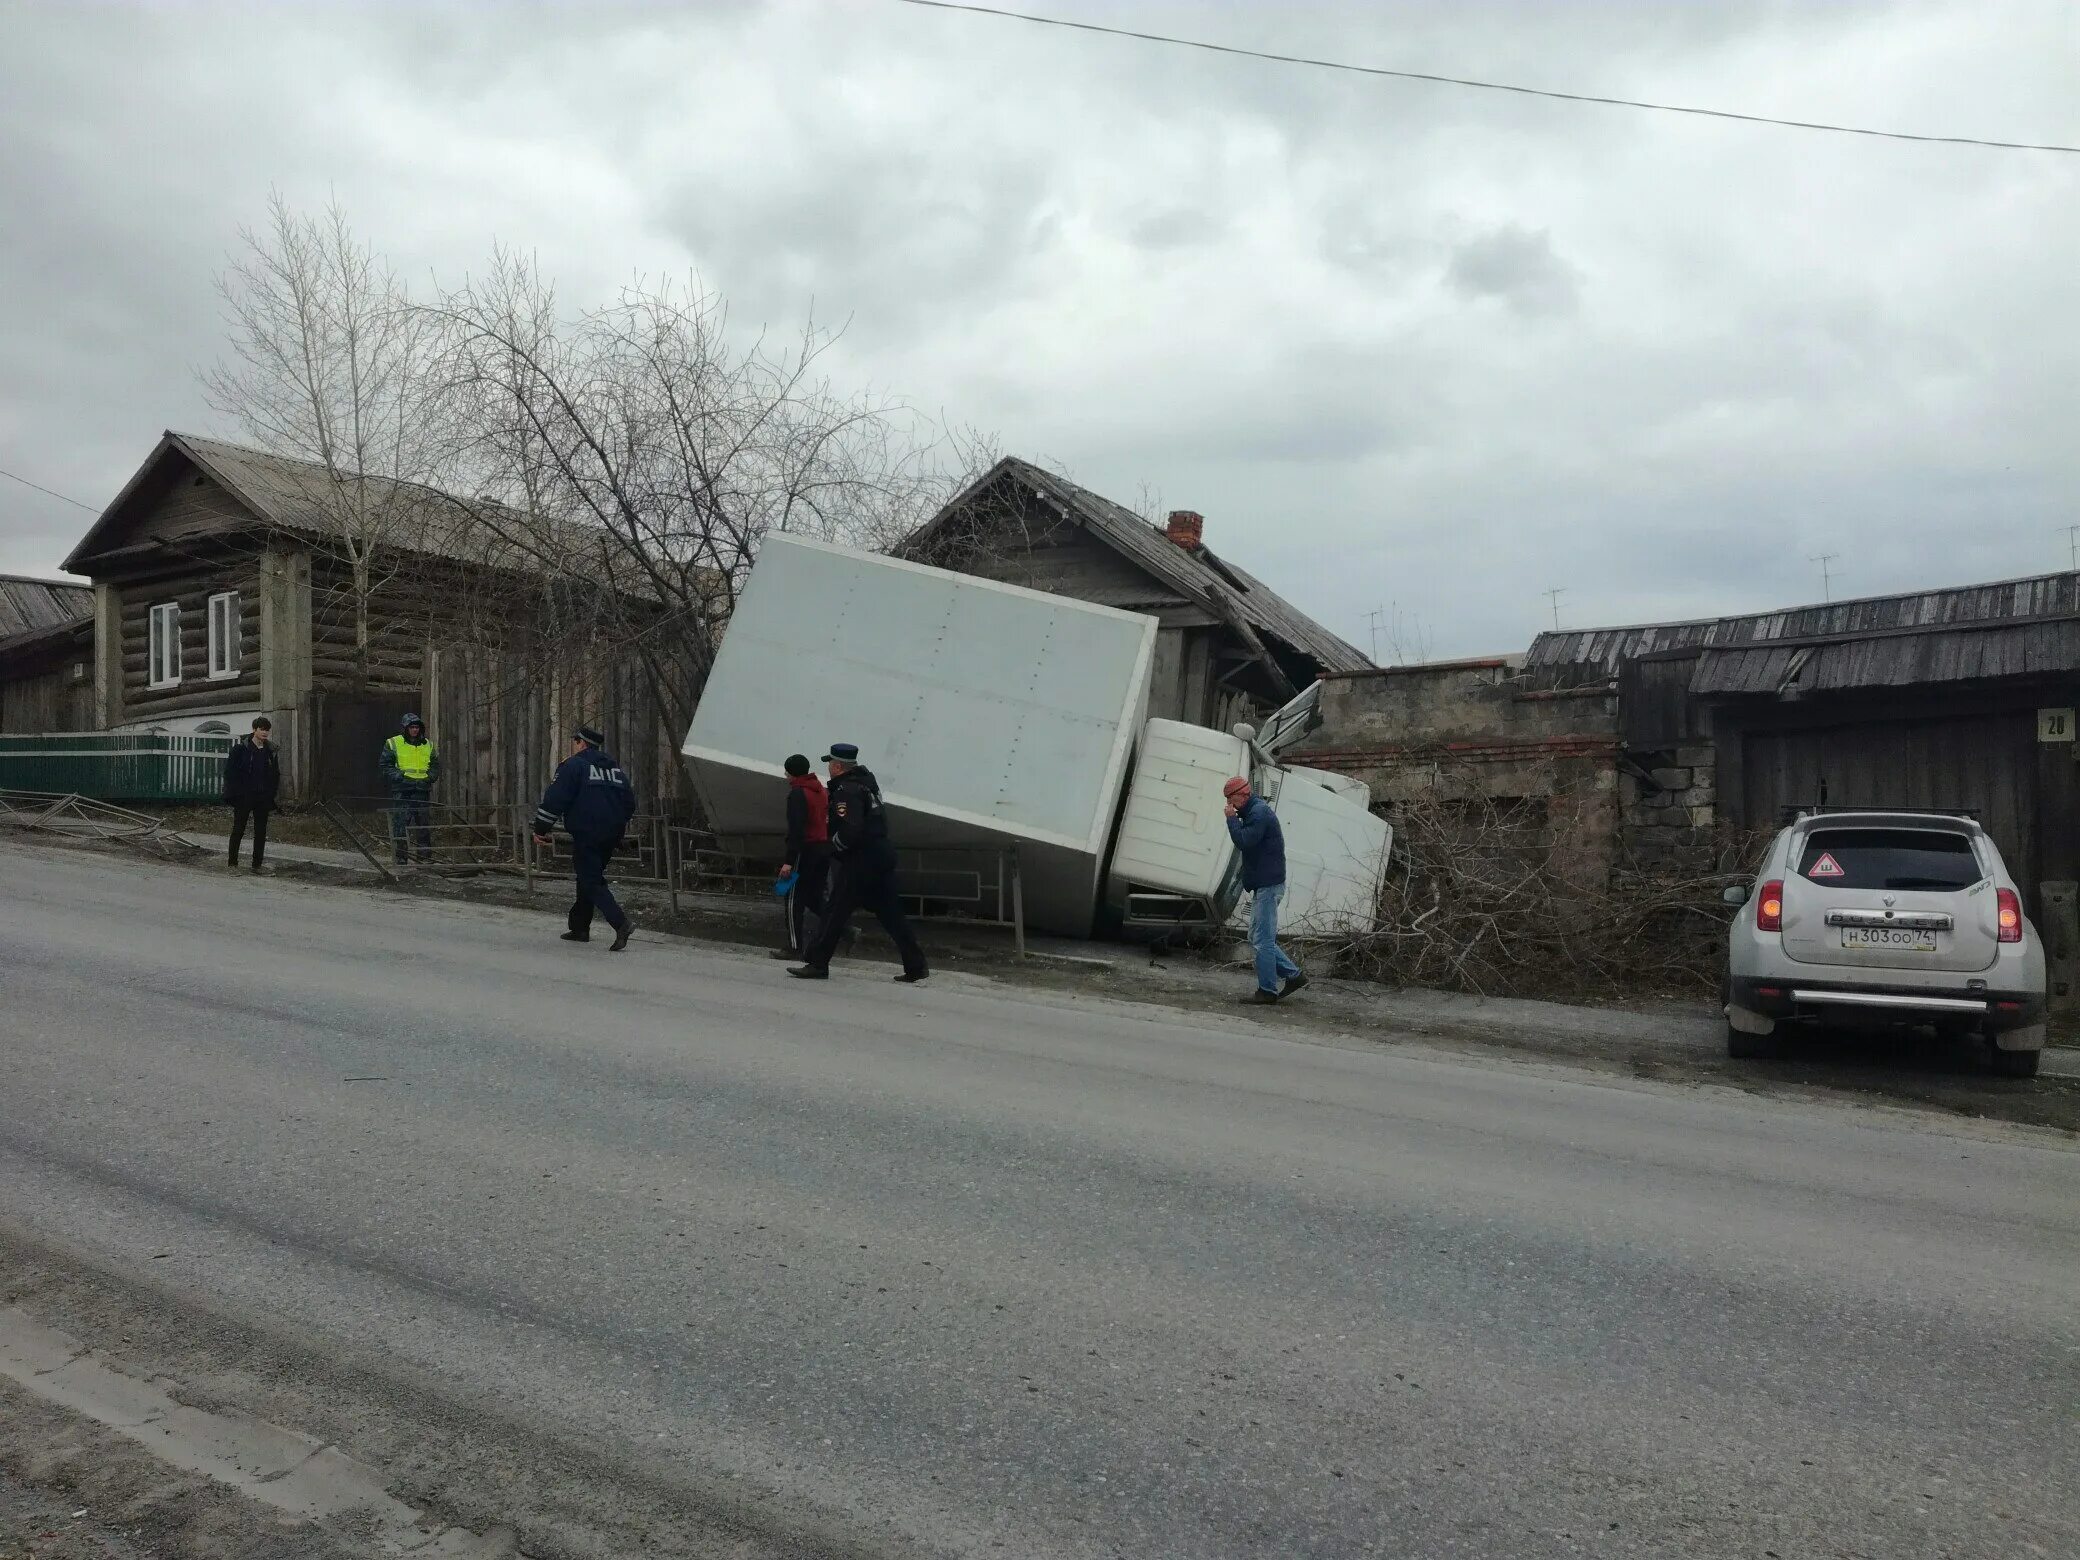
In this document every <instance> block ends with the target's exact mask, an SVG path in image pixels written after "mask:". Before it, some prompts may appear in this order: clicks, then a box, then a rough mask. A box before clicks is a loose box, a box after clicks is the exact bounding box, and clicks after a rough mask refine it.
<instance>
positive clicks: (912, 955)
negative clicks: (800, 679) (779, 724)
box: [787, 742, 931, 985]
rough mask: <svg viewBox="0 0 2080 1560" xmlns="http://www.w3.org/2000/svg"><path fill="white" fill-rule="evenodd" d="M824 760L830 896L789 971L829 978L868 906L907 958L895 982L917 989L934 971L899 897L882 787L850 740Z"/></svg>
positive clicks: (804, 976) (800, 976)
mask: <svg viewBox="0 0 2080 1560" xmlns="http://www.w3.org/2000/svg"><path fill="white" fill-rule="evenodd" d="M823 761H824V762H825V763H826V764H829V765H830V766H831V785H830V833H831V865H832V873H831V889H830V898H829V900H828V901H827V902H826V903H825V905H824V910H823V923H822V925H820V926H819V927H818V928H817V929H816V940H815V942H814V943H813V944H812V945H811V946H810V948H809V950H808V952H806V953H805V954H803V956H802V960H803V962H802V963H801V964H799V965H796V966H795V967H794V968H792V969H790V970H789V971H788V972H787V973H788V974H790V975H793V976H795V977H797V978H798V979H801V980H828V979H830V974H831V955H832V954H834V953H836V952H837V951H838V943H839V941H840V940H841V939H842V938H843V937H844V935H845V929H846V926H847V925H848V924H849V923H850V922H851V920H852V912H853V911H855V910H858V909H861V908H865V909H868V910H871V911H873V912H874V916H875V919H876V920H878V921H880V923H881V926H882V929H883V930H884V931H886V932H887V933H888V935H889V938H890V939H891V940H892V941H893V942H894V943H895V945H896V951H897V952H898V953H900V954H901V955H902V956H903V973H902V974H900V975H898V976H897V977H896V979H897V980H899V981H904V982H906V983H909V984H913V985H914V984H915V983H916V982H918V981H921V980H923V979H924V978H925V977H926V976H927V975H929V974H930V973H931V971H930V970H928V969H927V968H926V967H925V962H924V949H922V948H920V947H919V946H918V945H917V934H916V933H915V932H913V931H911V930H910V922H909V921H908V920H907V919H906V918H905V917H904V915H903V906H902V902H901V900H900V899H899V898H898V897H897V895H896V848H895V844H894V842H893V841H891V840H890V839H889V837H888V813H887V810H886V809H885V808H884V807H883V806H882V804H881V784H880V782H879V781H877V780H876V779H875V778H874V772H873V771H872V770H871V769H868V768H867V767H866V766H865V765H864V764H862V763H861V762H860V761H859V749H858V748H856V747H854V746H853V745H852V744H851V743H850V742H834V743H832V744H831V750H830V751H829V752H828V753H826V754H824V756H823Z"/></svg>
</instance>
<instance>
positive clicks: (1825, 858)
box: [1806, 853, 1848, 878]
mask: <svg viewBox="0 0 2080 1560" xmlns="http://www.w3.org/2000/svg"><path fill="white" fill-rule="evenodd" d="M1806 876H1807V877H1809V878H1815V877H1847V876H1848V873H1846V872H1844V871H1843V870H1842V864H1841V863H1840V862H1839V861H1836V860H1835V859H1834V857H1833V856H1831V855H1828V854H1825V853H1822V855H1821V857H1820V859H1819V860H1818V861H1816V862H1814V863H1813V864H1812V865H1811V866H1810V867H1807V868H1806Z"/></svg>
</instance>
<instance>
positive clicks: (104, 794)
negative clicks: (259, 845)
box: [0, 731, 231, 802]
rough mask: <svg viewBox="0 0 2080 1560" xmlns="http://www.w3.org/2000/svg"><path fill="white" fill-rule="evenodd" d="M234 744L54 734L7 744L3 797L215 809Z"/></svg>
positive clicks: (2, 748) (1, 769) (2, 747)
mask: <svg viewBox="0 0 2080 1560" xmlns="http://www.w3.org/2000/svg"><path fill="white" fill-rule="evenodd" d="M230 751H231V739H230V738H229V737H177V736H168V735H165V734H163V733H153V732H113V731H54V732H44V733H42V734H40V735H36V736H0V790H8V791H37V792H42V793H44V794H47V795H58V796H87V797H93V798H96V799H97V800H102V801H128V802H214V801H216V800H218V798H219V797H220V796H221V795H222V794H223V789H224V757H225V755H226V754H227V753H229V752H230Z"/></svg>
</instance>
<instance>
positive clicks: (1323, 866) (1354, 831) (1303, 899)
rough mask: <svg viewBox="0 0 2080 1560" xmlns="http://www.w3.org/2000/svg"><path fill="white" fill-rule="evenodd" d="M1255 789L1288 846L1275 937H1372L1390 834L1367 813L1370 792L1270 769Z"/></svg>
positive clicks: (1384, 824) (1299, 771) (1296, 772)
mask: <svg viewBox="0 0 2080 1560" xmlns="http://www.w3.org/2000/svg"><path fill="white" fill-rule="evenodd" d="M1337 778H1339V779H1340V778H1341V777H1337ZM1347 784H1348V783H1347V782H1346V786H1347ZM1257 789H1258V791H1259V793H1260V794H1261V795H1262V796H1263V798H1264V799H1265V800H1266V801H1267V802H1269V803H1270V804H1271V809H1272V811H1273V812H1275V813H1277V814H1278V823H1279V828H1280V829H1281V830H1282V831H1283V833H1284V834H1285V840H1286V892H1285V898H1284V899H1282V900H1281V901H1280V902H1279V907H1278V927H1279V933H1280V935H1281V936H1285V935H1291V936H1293V937H1339V936H1355V935H1358V934H1360V933H1364V932H1369V931H1371V930H1373V929H1374V927H1375V926H1376V925H1377V924H1378V916H1379V896H1380V890H1381V888H1382V887H1383V886H1384V884H1385V882H1386V874H1387V852H1388V851H1389V850H1390V849H1391V848H1392V846H1393V843H1394V831H1393V828H1392V827H1391V826H1390V825H1389V824H1388V823H1387V821H1386V820H1385V819H1384V818H1376V817H1374V816H1373V815H1372V813H1371V812H1370V811H1369V810H1368V808H1367V805H1366V803H1367V800H1368V799H1369V796H1370V792H1369V790H1368V791H1367V793H1366V795H1365V796H1362V797H1361V796H1356V795H1353V794H1349V793H1348V791H1347V789H1346V788H1345V787H1331V786H1329V785H1326V784H1324V783H1323V780H1322V778H1321V777H1318V776H1317V775H1316V774H1314V773H1312V772H1310V771H1308V770H1305V769H1282V768H1275V767H1267V768H1264V769H1262V770H1260V771H1259V772H1258V774H1257Z"/></svg>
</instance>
